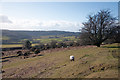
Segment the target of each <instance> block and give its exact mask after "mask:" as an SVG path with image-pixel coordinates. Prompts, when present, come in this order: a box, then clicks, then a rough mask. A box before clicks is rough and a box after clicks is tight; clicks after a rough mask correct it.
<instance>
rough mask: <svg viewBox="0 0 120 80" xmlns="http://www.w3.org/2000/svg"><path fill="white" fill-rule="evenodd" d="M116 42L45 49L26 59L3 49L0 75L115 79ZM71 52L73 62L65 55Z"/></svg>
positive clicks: (9, 76)
mask: <svg viewBox="0 0 120 80" xmlns="http://www.w3.org/2000/svg"><path fill="white" fill-rule="evenodd" d="M118 50H119V46H118V44H111V45H103V46H101V47H100V48H98V47H96V46H79V47H69V48H56V49H50V50H45V51H42V52H41V53H39V54H38V55H34V56H32V55H33V54H31V55H30V56H29V57H28V58H25V59H23V58H21V57H17V56H16V51H17V50H14V51H6V52H4V53H5V55H4V56H3V57H2V64H3V68H2V70H3V75H2V76H3V78H19V77H21V78H117V77H118V58H120V56H118ZM70 55H74V56H75V61H72V62H71V61H70V60H69V56H70Z"/></svg>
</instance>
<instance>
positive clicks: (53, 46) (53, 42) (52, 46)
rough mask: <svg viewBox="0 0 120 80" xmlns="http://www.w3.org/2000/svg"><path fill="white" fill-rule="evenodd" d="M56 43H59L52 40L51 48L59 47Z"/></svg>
mask: <svg viewBox="0 0 120 80" xmlns="http://www.w3.org/2000/svg"><path fill="white" fill-rule="evenodd" d="M56 43H57V41H55V40H52V41H51V43H50V46H51V48H56V47H57V45H56Z"/></svg>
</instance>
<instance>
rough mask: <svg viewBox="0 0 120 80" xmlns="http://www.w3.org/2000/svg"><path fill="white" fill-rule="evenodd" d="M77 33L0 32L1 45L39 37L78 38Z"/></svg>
mask: <svg viewBox="0 0 120 80" xmlns="http://www.w3.org/2000/svg"><path fill="white" fill-rule="evenodd" d="M79 34H80V33H79V32H66V31H17V30H2V38H3V39H2V41H3V43H9V42H17V41H21V40H22V39H30V40H31V39H34V38H40V36H51V35H52V36H78V35H79Z"/></svg>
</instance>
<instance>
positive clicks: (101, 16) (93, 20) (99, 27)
mask: <svg viewBox="0 0 120 80" xmlns="http://www.w3.org/2000/svg"><path fill="white" fill-rule="evenodd" d="M110 13H111V12H110V10H100V11H99V12H98V13H97V14H94V15H89V16H88V21H87V22H84V23H83V25H84V27H83V28H82V30H81V33H82V34H81V39H82V40H83V41H84V42H85V43H87V42H88V44H94V45H96V46H97V47H100V45H101V44H102V42H104V41H105V40H107V39H108V38H109V37H110V35H111V34H112V33H113V31H114V24H115V22H116V18H115V17H113V16H111V14H110Z"/></svg>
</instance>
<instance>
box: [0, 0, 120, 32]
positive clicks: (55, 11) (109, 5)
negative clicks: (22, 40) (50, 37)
mask: <svg viewBox="0 0 120 80" xmlns="http://www.w3.org/2000/svg"><path fill="white" fill-rule="evenodd" d="M0 9H2V10H0V13H1V14H0V26H2V29H9V30H45V31H48V30H60V31H72V32H78V31H79V29H80V28H81V27H82V23H83V22H85V21H86V20H87V18H86V17H87V16H88V15H89V14H94V13H96V12H98V11H99V10H102V9H110V10H111V12H112V13H111V14H112V15H113V16H114V17H118V3H117V2H4V3H2V5H0Z"/></svg>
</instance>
